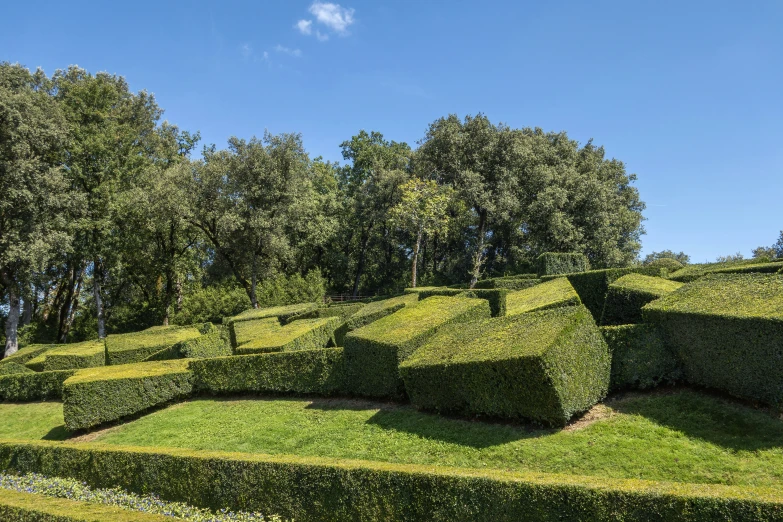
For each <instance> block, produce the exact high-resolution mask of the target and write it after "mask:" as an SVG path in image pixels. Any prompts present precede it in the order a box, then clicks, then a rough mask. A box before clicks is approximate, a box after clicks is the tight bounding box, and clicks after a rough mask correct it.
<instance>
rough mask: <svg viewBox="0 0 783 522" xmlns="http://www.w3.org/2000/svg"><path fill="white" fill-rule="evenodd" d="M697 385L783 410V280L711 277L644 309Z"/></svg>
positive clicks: (646, 317) (761, 276)
mask: <svg viewBox="0 0 783 522" xmlns="http://www.w3.org/2000/svg"><path fill="white" fill-rule="evenodd" d="M642 315H643V317H644V320H645V321H646V322H650V323H654V324H657V325H660V327H661V328H662V331H663V334H664V340H665V341H666V343H667V344H668V345H669V346H670V347H671V348H672V349H673V350H674V352H675V354H676V355H677V357H678V359H679V361H680V363H681V364H682V368H683V371H684V374H685V378H686V379H687V380H688V381H689V382H691V383H694V384H698V385H701V386H708V387H710V388H717V389H720V390H724V391H727V392H728V393H731V394H732V395H735V396H737V397H742V398H746V399H753V400H760V401H763V402H766V403H768V404H773V405H783V277H781V276H779V275H767V274H721V275H708V276H705V277H702V278H701V279H698V280H697V281H694V282H693V283H690V284H688V285H686V286H684V287H682V288H681V289H680V290H678V291H677V292H674V293H671V294H669V295H666V296H664V297H662V298H660V299H657V300H655V301H653V302H651V303H650V304H648V305H646V306H645V307H644V308H643V309H642Z"/></svg>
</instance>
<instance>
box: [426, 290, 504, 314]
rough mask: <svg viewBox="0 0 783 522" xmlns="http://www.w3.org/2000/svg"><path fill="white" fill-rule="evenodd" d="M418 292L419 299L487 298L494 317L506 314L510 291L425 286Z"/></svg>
mask: <svg viewBox="0 0 783 522" xmlns="http://www.w3.org/2000/svg"><path fill="white" fill-rule="evenodd" d="M417 293H418V295H419V301H421V300H422V299H427V298H428V297H432V296H436V295H437V296H445V297H457V296H460V297H475V298H478V299H486V300H487V301H488V302H489V309H490V311H491V312H492V317H503V316H504V315H506V297H507V296H508V294H509V291H508V290H507V289H504V288H493V289H486V288H474V289H473V290H463V289H459V288H443V287H430V288H423V289H421V290H420V291H419V292H417Z"/></svg>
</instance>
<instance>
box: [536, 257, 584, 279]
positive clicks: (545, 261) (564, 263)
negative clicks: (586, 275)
mask: <svg viewBox="0 0 783 522" xmlns="http://www.w3.org/2000/svg"><path fill="white" fill-rule="evenodd" d="M587 270H590V263H589V262H588V261H587V256H585V255H584V254H580V253H557V252H547V253H545V254H541V255H540V256H538V258H537V259H536V272H538V275H539V276H544V275H555V274H573V273H576V272H586V271H587Z"/></svg>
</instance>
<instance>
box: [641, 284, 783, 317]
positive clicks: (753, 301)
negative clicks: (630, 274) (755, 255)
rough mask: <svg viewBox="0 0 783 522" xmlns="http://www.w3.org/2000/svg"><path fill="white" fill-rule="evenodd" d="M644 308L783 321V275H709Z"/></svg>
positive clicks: (646, 309)
mask: <svg viewBox="0 0 783 522" xmlns="http://www.w3.org/2000/svg"><path fill="white" fill-rule="evenodd" d="M644 310H645V311H646V312H647V311H650V312H678V313H687V314H698V315H719V316H723V317H734V318H745V319H750V318H753V319H766V320H774V321H783V276H779V275H768V274H720V275H717V274H715V275H708V276H705V277H703V278H701V279H698V280H696V281H695V282H693V283H690V284H688V285H685V286H683V287H682V288H680V289H679V290H678V291H676V292H673V293H671V294H669V295H666V296H664V297H662V298H660V299H658V300H656V301H653V302H651V303H649V304H648V305H646V306H645V307H644Z"/></svg>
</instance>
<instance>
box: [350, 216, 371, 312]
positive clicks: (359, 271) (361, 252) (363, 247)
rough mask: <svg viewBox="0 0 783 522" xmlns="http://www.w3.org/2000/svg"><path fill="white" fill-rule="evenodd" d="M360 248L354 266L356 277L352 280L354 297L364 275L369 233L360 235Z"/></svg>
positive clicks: (357, 292)
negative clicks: (356, 262) (357, 260)
mask: <svg viewBox="0 0 783 522" xmlns="http://www.w3.org/2000/svg"><path fill="white" fill-rule="evenodd" d="M360 241H361V248H360V250H359V262H358V264H357V265H356V277H355V278H354V280H353V292H352V295H353V296H354V297H356V296H358V295H359V281H361V279H362V274H363V273H364V263H365V260H366V257H367V243H369V242H370V231H369V230H367V231H366V232H362V235H361V239H360Z"/></svg>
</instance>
